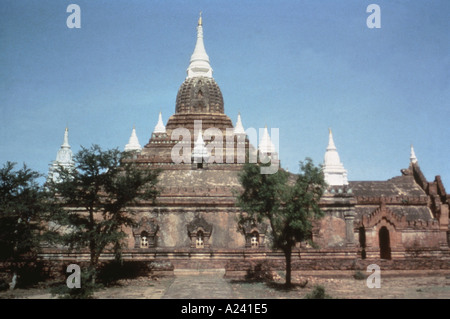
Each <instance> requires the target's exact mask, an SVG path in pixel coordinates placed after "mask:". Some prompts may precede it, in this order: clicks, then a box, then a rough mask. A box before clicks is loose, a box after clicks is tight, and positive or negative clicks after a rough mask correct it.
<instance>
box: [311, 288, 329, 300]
mask: <svg viewBox="0 0 450 319" xmlns="http://www.w3.org/2000/svg"><path fill="white" fill-rule="evenodd" d="M305 299H332V298H331V296H330V295H327V294H326V293H325V287H323V286H321V285H317V286H314V289H313V291H311V292H310V293H309V294H307V295H306V296H305Z"/></svg>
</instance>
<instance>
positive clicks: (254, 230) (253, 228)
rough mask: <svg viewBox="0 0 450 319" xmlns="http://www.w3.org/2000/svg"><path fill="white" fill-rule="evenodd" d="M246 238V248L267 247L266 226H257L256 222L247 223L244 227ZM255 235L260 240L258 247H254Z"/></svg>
mask: <svg viewBox="0 0 450 319" xmlns="http://www.w3.org/2000/svg"><path fill="white" fill-rule="evenodd" d="M242 230H243V232H244V236H245V248H249V249H258V248H264V247H266V243H265V239H266V231H267V225H266V224H257V223H255V222H250V221H249V222H247V223H245V224H244V226H243V227H242ZM255 234H256V236H257V238H258V245H254V243H252V238H254V237H255Z"/></svg>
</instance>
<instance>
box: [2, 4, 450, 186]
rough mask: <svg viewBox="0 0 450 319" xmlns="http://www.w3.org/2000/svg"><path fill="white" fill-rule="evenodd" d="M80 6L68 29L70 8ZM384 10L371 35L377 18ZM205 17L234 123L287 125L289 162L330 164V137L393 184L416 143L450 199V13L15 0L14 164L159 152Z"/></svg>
mask: <svg viewBox="0 0 450 319" xmlns="http://www.w3.org/2000/svg"><path fill="white" fill-rule="evenodd" d="M70 3H75V4H78V5H79V6H80V8H81V29H69V28H67V26H66V19H67V17H68V16H69V13H67V12H66V8H67V6H68V5H69V4H70ZM371 3H376V4H378V5H379V6H380V8H381V28H380V29H369V28H368V27H367V25H366V19H367V17H368V16H369V13H366V7H367V6H368V5H369V4H371ZM199 11H203V26H204V36H205V47H206V50H207V53H208V55H209V57H210V61H211V65H212V67H213V69H214V74H213V75H214V78H215V79H216V81H217V82H218V84H219V86H220V88H221V90H222V93H223V96H224V101H225V113H226V114H227V115H228V116H229V117H230V118H231V119H232V121H233V122H235V121H236V118H237V114H238V112H240V113H241V115H242V121H243V124H244V127H245V128H248V127H254V128H262V127H264V125H265V124H267V126H268V127H269V128H279V129H280V157H281V161H282V166H283V167H285V168H286V167H287V168H288V169H289V170H290V171H292V172H297V171H298V162H299V161H300V160H303V159H304V158H305V157H311V158H312V159H313V160H314V162H315V163H321V162H322V161H323V156H324V152H325V149H326V146H327V143H328V128H329V127H331V128H332V130H333V135H334V141H335V144H336V146H337V148H338V151H339V154H340V157H341V161H342V162H343V164H344V166H345V168H346V169H347V170H348V176H349V180H386V179H389V178H391V177H394V176H397V175H399V174H400V169H402V168H406V167H407V166H408V165H409V152H410V144H413V145H414V148H415V151H416V155H417V157H418V160H419V163H420V166H421V168H422V171H423V172H424V174H425V176H426V177H427V179H428V180H433V179H434V176H435V175H441V177H442V178H443V181H444V185H445V186H446V187H447V191H449V189H450V164H449V163H450V161H449V158H450V146H449V143H448V141H449V137H450V128H449V122H448V119H449V115H450V111H449V106H450V105H449V101H450V79H449V73H450V69H449V59H450V58H449V56H450V54H449V53H450V36H449V34H450V32H449V31H450V28H449V27H450V23H449V12H450V2H449V1H445V0H444V1H437V0H435V1H399V0H397V1H394V0H390V1H377V0H371V1H362V0H354V1H345V2H344V1H299V0H296V1H279V0H278V1H234V0H229V1H225V0H221V1H218V0H217V1H144V0H142V1H136V0H135V1H133V0H127V1H122V0H120V1H100V0H95V1H93V0H89V1H81V0H72V1H63V0H53V1H24V0H15V1H10V0H2V1H1V4H0V70H1V71H0V96H1V102H0V103H1V104H0V124H1V125H0V164H1V165H2V164H3V163H5V162H6V161H7V160H9V161H15V162H18V163H23V162H25V163H26V164H27V165H29V166H30V167H31V168H33V169H35V170H38V171H40V172H41V173H47V170H48V164H49V163H50V162H51V161H52V160H54V159H55V157H56V153H57V151H58V149H59V147H60V145H61V144H62V140H63V133H64V128H65V127H66V125H68V127H69V132H70V144H71V146H72V149H73V151H74V152H76V151H78V150H79V149H80V145H83V146H90V145H91V144H94V143H96V144H99V145H101V146H102V147H104V148H112V147H119V148H121V149H123V147H124V145H125V144H126V143H127V142H128V138H129V136H130V133H131V129H132V127H133V124H134V125H135V126H136V130H137V134H138V137H139V141H140V143H141V144H142V145H145V144H146V143H147V142H148V140H149V138H150V135H151V132H152V130H153V128H154V126H155V125H156V122H157V116H158V112H159V111H160V110H161V111H162V113H163V120H164V122H165V123H166V122H167V119H168V118H169V116H171V115H172V114H173V113H174V112H175V98H176V94H177V91H178V88H179V86H180V85H181V83H182V82H183V81H184V79H185V77H186V68H187V66H188V64H189V59H190V56H191V54H192V52H193V49H194V46H195V41H196V24H197V19H198V14H199Z"/></svg>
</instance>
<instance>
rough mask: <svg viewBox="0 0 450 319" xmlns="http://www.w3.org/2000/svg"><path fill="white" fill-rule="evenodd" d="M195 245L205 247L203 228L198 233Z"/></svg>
mask: <svg viewBox="0 0 450 319" xmlns="http://www.w3.org/2000/svg"><path fill="white" fill-rule="evenodd" d="M195 247H196V248H204V247H205V240H204V236H203V232H202V231H201V230H199V231H198V233H197V239H196V241H195Z"/></svg>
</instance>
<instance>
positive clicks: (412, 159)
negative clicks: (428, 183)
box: [409, 144, 417, 164]
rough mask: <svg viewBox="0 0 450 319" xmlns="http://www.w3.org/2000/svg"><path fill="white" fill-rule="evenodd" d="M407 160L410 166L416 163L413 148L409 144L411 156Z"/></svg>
mask: <svg viewBox="0 0 450 319" xmlns="http://www.w3.org/2000/svg"><path fill="white" fill-rule="evenodd" d="M409 160H410V162H411V163H412V164H415V163H417V157H416V153H415V152H414V147H413V146H412V144H411V155H410V156H409Z"/></svg>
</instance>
